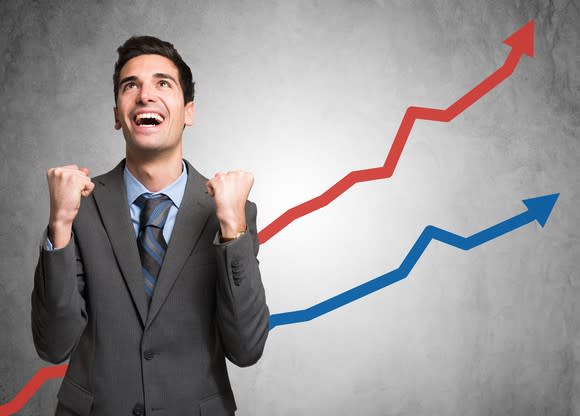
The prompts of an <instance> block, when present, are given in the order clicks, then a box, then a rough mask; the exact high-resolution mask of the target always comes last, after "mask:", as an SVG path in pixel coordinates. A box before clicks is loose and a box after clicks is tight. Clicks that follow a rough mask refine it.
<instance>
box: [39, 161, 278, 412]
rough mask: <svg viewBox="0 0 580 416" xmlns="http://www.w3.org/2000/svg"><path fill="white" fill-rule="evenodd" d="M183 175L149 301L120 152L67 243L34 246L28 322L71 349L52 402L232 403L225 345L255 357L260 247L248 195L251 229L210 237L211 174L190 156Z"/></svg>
mask: <svg viewBox="0 0 580 416" xmlns="http://www.w3.org/2000/svg"><path fill="white" fill-rule="evenodd" d="M186 165H187V168H188V178H187V185H186V189H185V194H184V198H183V201H182V204H181V207H180V209H179V212H178V214H177V217H176V220H175V227H174V229H173V232H172V235H171V239H170V241H169V245H168V248H167V252H166V256H165V260H164V263H163V266H162V269H161V271H160V274H159V278H158V282H157V285H156V287H155V291H154V294H153V298H152V301H151V305H150V306H149V307H148V306H147V301H146V296H145V292H144V287H143V275H142V272H141V263H140V260H139V253H138V249H137V243H136V239H135V232H134V230H133V228H132V224H131V219H130V215H129V209H128V207H127V197H126V191H125V187H124V183H123V168H124V162H121V163H120V164H119V165H118V166H117V167H116V168H115V169H113V170H112V171H110V172H109V173H107V174H105V175H102V176H99V177H96V178H94V179H93V182H94V183H95V189H94V191H93V193H92V194H91V195H90V196H89V197H87V198H83V200H82V202H81V207H80V210H79V213H78V215H77V217H76V219H75V221H74V224H73V239H72V240H71V243H69V244H68V245H67V246H66V247H64V248H62V249H59V250H54V251H45V250H43V249H41V253H40V257H39V260H38V265H37V268H36V273H35V277H34V290H33V292H32V333H33V338H34V344H35V346H36V350H37V352H38V354H39V356H40V357H41V358H43V359H44V360H47V361H49V362H51V363H60V362H62V361H64V360H66V359H67V358H69V357H70V362H69V367H68V371H67V373H66V376H65V378H64V379H63V382H62V386H61V388H60V391H59V393H58V400H59V403H58V407H57V410H56V414H57V415H59V416H64V415H80V416H89V415H91V416H101V415H102V416H120V415H135V416H139V415H145V414H146V415H147V416H178V415H232V414H233V413H234V411H235V409H236V404H235V401H234V397H233V394H232V390H231V387H230V382H229V379H228V374H227V370H226V364H225V359H224V356H226V357H228V359H229V360H230V361H232V362H233V363H235V364H237V365H239V366H248V365H251V364H253V363H255V362H256V361H257V360H258V359H259V358H260V356H261V354H262V351H263V348H264V344H265V342H266V338H267V335H268V320H269V312H268V307H267V306H266V301H265V295H264V288H263V286H262V282H261V278H260V271H259V269H258V261H257V259H256V255H257V252H258V247H259V244H258V239H257V232H256V206H255V204H253V203H252V202H248V203H247V204H246V218H247V223H248V231H249V232H248V233H246V234H245V235H243V236H241V237H240V238H239V239H237V240H234V241H232V242H229V243H226V244H216V241H214V237H215V235H216V232H217V230H218V229H219V223H218V221H217V218H216V216H215V205H214V202H213V200H212V198H211V197H210V196H208V195H207V193H206V192H205V182H206V181H207V179H206V178H204V177H203V176H202V175H201V174H199V173H198V172H197V171H196V170H195V169H194V168H193V167H192V166H191V165H190V164H189V163H188V162H186Z"/></svg>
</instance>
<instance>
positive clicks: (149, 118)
mask: <svg viewBox="0 0 580 416" xmlns="http://www.w3.org/2000/svg"><path fill="white" fill-rule="evenodd" d="M163 120H164V117H163V116H162V115H161V114H158V113H141V114H137V115H136V116H135V118H134V121H135V124H136V125H138V126H158V125H159V124H161V123H163Z"/></svg>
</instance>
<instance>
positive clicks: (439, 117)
mask: <svg viewBox="0 0 580 416" xmlns="http://www.w3.org/2000/svg"><path fill="white" fill-rule="evenodd" d="M503 43H505V44H507V45H509V46H511V48H512V50H511V52H510V53H509V55H508V57H507V58H506V60H505V62H504V64H503V65H502V66H501V67H500V68H498V69H497V70H496V71H495V72H494V73H492V74H491V75H490V76H488V77H487V78H486V79H484V80H483V81H482V82H480V83H479V84H478V85H476V86H475V87H474V88H473V89H472V90H471V91H469V92H467V94H465V95H464V96H463V97H461V98H459V99H458V100H457V101H455V102H454V103H453V104H451V105H450V106H449V107H447V108H446V109H445V110H441V109H436V108H426V107H409V108H407V111H406V112H405V115H404V116H403V121H401V125H400V126H399V130H398V131H397V134H396V136H395V139H394V140H393V144H392V145H391V149H390V150H389V153H388V155H387V159H386V160H385V164H384V165H383V166H381V167H377V168H370V169H363V170H356V171H353V172H350V173H349V174H347V175H346V176H345V177H344V178H342V179H341V180H339V181H338V182H337V183H335V184H334V185H333V186H331V187H330V188H329V189H328V190H327V191H326V192H324V193H323V194H321V195H319V196H317V197H315V198H313V199H311V200H309V201H306V202H303V203H302V204H300V205H297V206H295V207H294V208H290V209H289V210H288V211H286V212H285V213H284V214H282V215H281V216H279V217H278V218H276V219H275V220H274V221H272V222H271V223H270V224H269V225H267V226H266V227H264V228H263V229H262V230H261V231H260V232H259V233H258V239H259V240H260V244H264V243H265V242H266V241H268V240H269V239H270V238H272V237H274V236H275V235H276V234H278V233H279V232H280V231H281V230H282V229H284V228H285V227H286V226H287V225H288V224H290V223H291V222H293V221H294V220H296V219H298V218H300V217H303V216H305V215H308V214H310V213H311V212H314V211H316V210H318V209H320V208H322V207H325V206H326V205H328V204H330V203H331V202H332V201H334V200H335V199H336V198H338V197H339V196H340V195H342V194H343V193H344V192H346V191H347V190H348V189H349V188H350V187H351V186H353V185H354V184H356V183H358V182H366V181H373V180H376V179H386V178H390V177H391V176H392V175H393V172H394V170H395V167H396V166H397V162H398V161H399V157H400V156H401V153H402V152H403V148H404V147H405V143H406V142H407V138H408V137H409V134H410V133H411V129H412V128H413V124H414V123H415V120H418V119H421V120H432V121H443V122H448V121H451V120H453V119H454V118H455V117H457V116H458V115H459V114H461V113H462V112H463V111H465V109H467V108H468V107H469V106H471V105H472V104H473V103H474V102H476V101H477V100H479V99H480V98H481V97H483V96H484V95H485V94H487V93H488V92H489V91H491V90H492V89H493V88H494V87H495V86H497V85H498V84H499V83H500V82H502V81H503V80H504V79H506V78H507V77H509V76H510V75H511V74H512V73H513V72H514V70H515V68H516V66H517V64H518V62H519V61H520V58H521V57H522V55H524V54H525V55H528V56H529V57H533V56H534V21H533V20H530V21H529V22H528V23H526V24H525V25H524V26H522V27H521V28H520V29H519V30H518V31H517V32H515V33H514V34H513V35H511V36H510V37H509V38H507V39H506V40H504V41H503Z"/></svg>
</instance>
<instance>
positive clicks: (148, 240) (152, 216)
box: [135, 194, 173, 302]
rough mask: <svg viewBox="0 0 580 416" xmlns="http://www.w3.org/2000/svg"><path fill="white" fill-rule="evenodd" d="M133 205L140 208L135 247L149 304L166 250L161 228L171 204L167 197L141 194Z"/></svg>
mask: <svg viewBox="0 0 580 416" xmlns="http://www.w3.org/2000/svg"><path fill="white" fill-rule="evenodd" d="M135 204H136V205H137V206H138V207H140V208H141V216H140V218H139V235H138V237H137V247H138V248H139V257H140V258H141V269H142V270H143V277H144V279H145V293H146V294H147V299H148V301H149V302H151V297H152V296H153V290H154V289H155V283H156V282H157V277H158V276H159V270H161V265H162V264H163V258H164V257H165V251H166V250H167V243H166V242H165V238H163V226H164V225H165V221H167V214H168V213H169V209H170V208H171V205H173V203H172V201H171V199H169V197H168V196H167V195H160V196H158V197H151V195H150V194H149V195H148V194H142V195H141V196H139V198H137V200H136V201H135Z"/></svg>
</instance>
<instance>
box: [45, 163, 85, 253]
mask: <svg viewBox="0 0 580 416" xmlns="http://www.w3.org/2000/svg"><path fill="white" fill-rule="evenodd" d="M46 179H47V181H48V193H49V195H50V217H49V220H48V237H49V238H50V241H51V242H52V245H53V247H54V248H62V247H64V246H66V245H67V244H68V242H69V240H70V235H71V230H72V223H73V221H74V219H75V217H76V216H77V213H78V211H79V208H80V206H81V196H83V197H87V196H89V195H90V193H91V192H92V191H93V188H94V187H95V184H94V183H93V182H92V181H91V178H90V177H89V170H88V169H87V168H80V169H79V167H78V166H77V165H67V166H61V167H57V168H51V169H48V171H47V172H46Z"/></svg>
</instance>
